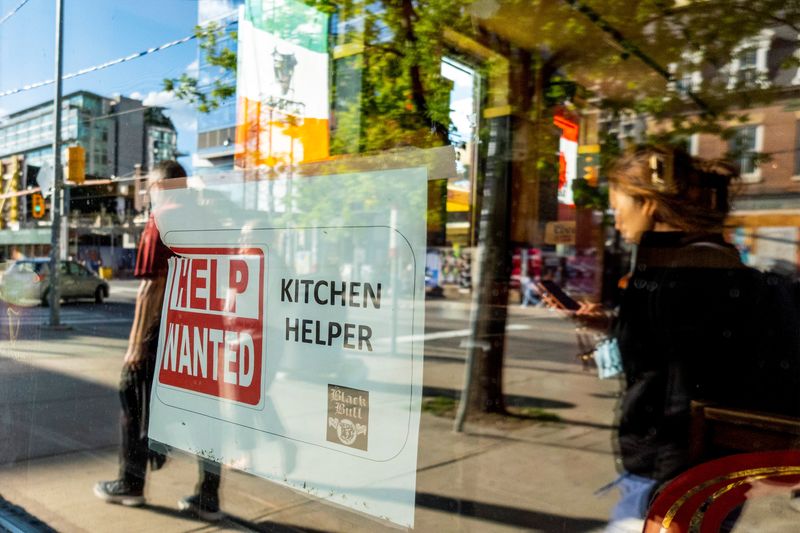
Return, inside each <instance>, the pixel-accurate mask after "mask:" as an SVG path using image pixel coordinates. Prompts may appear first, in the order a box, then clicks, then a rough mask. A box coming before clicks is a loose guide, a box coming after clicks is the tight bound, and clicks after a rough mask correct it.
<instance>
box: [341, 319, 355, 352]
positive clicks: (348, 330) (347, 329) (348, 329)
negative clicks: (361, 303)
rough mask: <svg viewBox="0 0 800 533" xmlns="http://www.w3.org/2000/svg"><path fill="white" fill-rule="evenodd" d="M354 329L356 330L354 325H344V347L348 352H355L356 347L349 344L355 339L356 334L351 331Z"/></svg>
mask: <svg viewBox="0 0 800 533" xmlns="http://www.w3.org/2000/svg"><path fill="white" fill-rule="evenodd" d="M354 329H356V325H355V324H345V325H344V347H345V348H347V349H348V350H355V349H356V345H355V344H351V343H350V340H351V339H355V338H356V334H355V332H354V331H353V330H354Z"/></svg>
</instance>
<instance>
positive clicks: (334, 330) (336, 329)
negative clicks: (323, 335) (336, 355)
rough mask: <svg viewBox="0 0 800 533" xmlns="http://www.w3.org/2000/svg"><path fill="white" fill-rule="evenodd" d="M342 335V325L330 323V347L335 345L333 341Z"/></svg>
mask: <svg viewBox="0 0 800 533" xmlns="http://www.w3.org/2000/svg"><path fill="white" fill-rule="evenodd" d="M341 334H342V325H341V324H339V323H338V322H330V323H328V346H330V345H331V343H333V339H338V338H339V337H340V336H341Z"/></svg>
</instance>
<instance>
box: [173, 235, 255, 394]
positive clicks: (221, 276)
mask: <svg viewBox="0 0 800 533" xmlns="http://www.w3.org/2000/svg"><path fill="white" fill-rule="evenodd" d="M173 251H174V252H175V253H177V254H180V256H179V257H178V258H173V259H171V264H170V276H169V284H168V285H167V290H166V293H165V296H164V298H165V301H166V317H165V318H166V320H165V321H164V326H165V327H166V331H165V334H164V335H162V336H161V338H162V339H163V340H164V342H163V343H160V345H159V356H160V360H161V365H160V366H159V368H158V376H159V383H161V384H162V385H164V386H171V387H174V388H175V389H177V390H184V391H191V392H196V393H200V394H204V395H207V396H211V397H215V398H220V399H225V400H230V401H234V402H239V403H242V404H244V405H259V404H260V403H261V401H262V399H263V398H262V373H263V372H262V371H263V364H264V361H263V353H264V348H263V343H264V301H263V298H262V297H261V295H262V294H263V291H264V274H265V272H264V252H263V251H261V250H259V249H256V248H242V249H236V248H175V249H174V250H173Z"/></svg>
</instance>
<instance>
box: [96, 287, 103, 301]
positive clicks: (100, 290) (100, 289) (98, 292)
mask: <svg viewBox="0 0 800 533" xmlns="http://www.w3.org/2000/svg"><path fill="white" fill-rule="evenodd" d="M103 296H104V294H103V287H100V286H98V287H97V288H96V289H95V290H94V303H96V304H101V303H103Z"/></svg>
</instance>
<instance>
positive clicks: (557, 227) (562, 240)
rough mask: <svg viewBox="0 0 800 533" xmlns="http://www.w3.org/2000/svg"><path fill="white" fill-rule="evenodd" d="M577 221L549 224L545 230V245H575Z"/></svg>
mask: <svg viewBox="0 0 800 533" xmlns="http://www.w3.org/2000/svg"><path fill="white" fill-rule="evenodd" d="M575 228H576V226H575V221H574V220H571V221H566V222H548V223H547V226H545V230H544V242H545V244H575Z"/></svg>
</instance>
